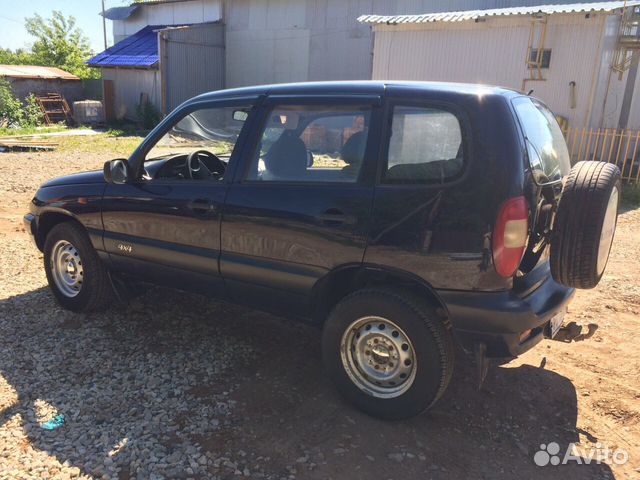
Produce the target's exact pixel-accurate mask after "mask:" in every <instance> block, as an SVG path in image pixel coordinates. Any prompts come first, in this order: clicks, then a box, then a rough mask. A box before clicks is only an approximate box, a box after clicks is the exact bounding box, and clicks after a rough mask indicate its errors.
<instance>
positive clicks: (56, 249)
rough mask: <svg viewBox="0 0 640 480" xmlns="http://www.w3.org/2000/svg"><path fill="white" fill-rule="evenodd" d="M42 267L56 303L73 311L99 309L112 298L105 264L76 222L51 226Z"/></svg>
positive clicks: (111, 300)
mask: <svg viewBox="0 0 640 480" xmlns="http://www.w3.org/2000/svg"><path fill="white" fill-rule="evenodd" d="M44 268H45V272H46V274H47V280H48V282H49V287H50V288H51V291H52V292H53V295H54V296H55V298H56V300H57V301H58V303H59V304H60V305H61V306H63V307H64V308H66V309H68V310H72V311H74V312H89V311H95V310H101V309H103V308H105V307H106V306H108V305H109V304H111V303H112V302H113V299H114V293H113V287H112V285H111V281H110V279H109V274H108V272H107V269H106V267H105V266H104V264H103V263H102V261H101V260H100V258H99V257H98V254H97V253H96V251H95V249H94V248H93V245H91V241H90V240H89V236H88V235H87V233H86V232H85V230H84V229H83V228H82V227H81V226H80V225H78V224H76V223H75V222H64V223H60V224H58V225H56V226H54V227H53V228H52V229H51V231H50V232H49V233H48V235H47V237H46V240H45V243H44Z"/></svg>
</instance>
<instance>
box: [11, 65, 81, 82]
mask: <svg viewBox="0 0 640 480" xmlns="http://www.w3.org/2000/svg"><path fill="white" fill-rule="evenodd" d="M0 77H14V78H32V79H33V78H42V79H51V80H54V79H58V80H80V79H79V78H78V77H76V76H75V75H73V74H71V73H69V72H65V71H64V70H61V69H59V68H56V67H41V66H39V65H0Z"/></svg>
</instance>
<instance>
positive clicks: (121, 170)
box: [103, 158, 132, 185]
mask: <svg viewBox="0 0 640 480" xmlns="http://www.w3.org/2000/svg"><path fill="white" fill-rule="evenodd" d="M103 174H104V179H105V181H106V182H107V183H114V184H116V185H122V184H124V183H127V182H129V181H130V180H131V177H132V175H131V168H130V167H129V162H127V161H126V160H125V159H124V158H116V159H115V160H109V161H108V162H105V164H104V169H103Z"/></svg>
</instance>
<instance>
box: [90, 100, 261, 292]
mask: <svg viewBox="0 0 640 480" xmlns="http://www.w3.org/2000/svg"><path fill="white" fill-rule="evenodd" d="M254 101H255V99H253V98H242V99H236V100H227V101H215V102H206V103H201V104H196V105H192V106H189V107H187V108H186V109H185V110H184V111H183V112H182V113H180V114H176V115H175V116H174V118H175V121H173V122H170V123H169V124H168V125H167V127H166V128H165V129H164V130H163V131H161V132H158V133H152V134H151V135H150V138H149V139H148V140H147V141H145V142H146V143H147V144H148V145H147V146H146V147H145V144H143V148H146V150H147V153H146V155H145V163H144V167H145V176H144V177H143V178H142V179H140V180H138V181H135V182H133V183H129V184H124V185H116V184H109V185H108V186H107V188H106V191H105V195H104V202H103V205H104V206H103V212H102V219H103V224H104V245H105V248H106V250H107V252H108V253H109V257H110V261H111V264H112V266H113V267H114V268H115V269H117V270H120V271H125V272H128V273H131V274H134V275H137V276H139V277H141V278H143V279H149V280H152V281H154V282H158V283H165V284H169V285H172V286H178V287H181V288H185V289H189V290H196V291H201V292H203V293H211V294H219V293H221V290H222V287H223V282H222V279H221V278H220V271H219V265H218V261H219V254H220V219H221V213H222V206H223V204H224V199H225V196H226V193H227V189H228V186H229V184H230V180H231V178H232V175H233V168H234V166H235V164H236V157H237V156H238V155H239V150H240V148H236V147H237V146H239V145H241V144H242V138H243V134H244V132H245V130H246V129H245V126H246V125H247V123H248V120H246V118H243V117H244V116H247V117H248V115H249V112H250V111H251V109H252V105H253V102H254ZM238 112H240V115H239V116H238V115H237V114H238ZM234 117H237V118H234ZM202 150H204V151H206V152H209V153H210V154H213V155H215V156H216V157H217V158H218V159H219V160H221V161H222V162H223V164H224V165H226V169H225V172H224V174H216V172H213V170H215V169H216V160H215V159H213V158H212V157H209V156H207V155H202V156H200V155H199V156H198V158H199V161H200V160H201V161H202V162H203V164H205V166H207V165H208V167H209V168H210V169H211V171H210V170H207V169H205V168H201V169H200V170H199V171H198V172H195V173H193V174H190V173H189V170H188V165H187V164H186V160H187V156H188V154H190V153H192V152H195V151H202ZM210 173H211V174H210ZM218 173H220V172H218Z"/></svg>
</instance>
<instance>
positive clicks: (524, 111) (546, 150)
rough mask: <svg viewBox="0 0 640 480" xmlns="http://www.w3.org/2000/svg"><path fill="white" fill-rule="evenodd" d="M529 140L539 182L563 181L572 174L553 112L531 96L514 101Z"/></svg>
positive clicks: (562, 136) (531, 160)
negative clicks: (563, 178) (565, 176)
mask: <svg viewBox="0 0 640 480" xmlns="http://www.w3.org/2000/svg"><path fill="white" fill-rule="evenodd" d="M513 106H514V107H515V109H516V114H517V115H518V119H519V120H520V124H521V125H522V128H523V130H524V135H525V137H526V140H527V153H528V157H529V164H530V166H531V172H532V173H533V177H534V179H535V180H536V182H537V183H540V184H544V183H550V182H555V181H558V180H561V179H562V177H563V176H564V175H567V174H568V173H569V169H570V168H571V162H570V160H569V151H568V149H567V144H566V142H565V140H564V135H562V130H560V127H559V126H558V122H557V121H556V119H555V117H554V116H553V113H551V111H550V110H549V109H548V108H547V107H545V106H544V105H543V104H542V103H540V102H538V101H536V100H535V99H532V98H529V97H520V98H516V99H514V100H513Z"/></svg>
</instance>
